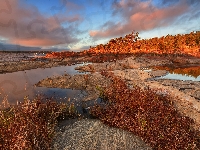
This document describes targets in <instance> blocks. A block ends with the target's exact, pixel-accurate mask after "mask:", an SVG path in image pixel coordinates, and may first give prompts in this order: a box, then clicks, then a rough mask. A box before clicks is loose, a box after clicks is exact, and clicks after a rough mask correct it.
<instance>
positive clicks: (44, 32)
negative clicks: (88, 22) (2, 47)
mask: <svg viewBox="0 0 200 150" xmlns="http://www.w3.org/2000/svg"><path fill="white" fill-rule="evenodd" d="M0 18H1V19H0V35H1V36H2V37H4V38H7V39H8V40H9V42H11V43H12V44H17V45H24V46H51V45H58V44H71V43H75V42H78V41H79V39H77V38H76V36H75V33H76V31H77V29H76V28H75V27H76V26H73V25H74V24H75V23H77V22H79V21H81V17H80V16H79V15H69V16H67V15H63V14H62V15H60V14H57V15H56V14H55V15H54V16H47V15H45V14H41V13H40V12H39V11H38V9H37V8H36V7H34V6H30V5H26V4H23V5H22V4H21V3H20V0H2V1H0Z"/></svg>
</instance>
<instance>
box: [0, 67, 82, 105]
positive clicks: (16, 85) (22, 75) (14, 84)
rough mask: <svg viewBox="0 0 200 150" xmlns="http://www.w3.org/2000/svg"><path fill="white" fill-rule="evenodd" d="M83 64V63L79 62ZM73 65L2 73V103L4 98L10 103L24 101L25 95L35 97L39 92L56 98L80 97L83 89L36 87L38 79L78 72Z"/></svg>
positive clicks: (0, 92) (0, 96) (0, 77)
mask: <svg viewBox="0 0 200 150" xmlns="http://www.w3.org/2000/svg"><path fill="white" fill-rule="evenodd" d="M79 65H81V64H79ZM79 65H73V66H61V67H52V68H45V69H42V68H38V69H32V70H26V71H19V72H14V73H6V74H0V104H1V103H2V101H3V100H6V99H7V100H8V102H9V103H10V104H16V102H17V101H19V102H20V101H23V99H24V97H25V96H28V98H30V99H33V98H34V97H35V96H36V95H37V94H45V95H47V96H53V97H55V98H56V96H57V98H63V99H68V98H71V99H72V98H75V97H80V94H81V91H79V90H71V89H58V88H45V87H35V86H34V84H36V83H37V82H38V81H40V80H42V79H44V78H46V77H51V76H56V75H63V74H66V73H68V74H71V75H72V74H77V73H78V72H77V71H76V70H74V68H75V67H77V66H79Z"/></svg>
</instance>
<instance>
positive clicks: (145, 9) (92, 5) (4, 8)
mask: <svg viewBox="0 0 200 150" xmlns="http://www.w3.org/2000/svg"><path fill="white" fill-rule="evenodd" d="M199 8H200V1H199V0H170V1H169V0H98V1H97V0H73V1H72V0H42V1H39V0H1V1H0V18H1V19H0V49H1V50H26V49H27V50H29V49H30V50H33V49H35V50H40V49H49V50H51V49H52V50H74V51H79V50H83V49H87V48H88V47H89V46H95V45H97V44H100V43H103V44H104V43H106V42H108V40H109V39H111V38H115V37H120V36H124V35H125V34H128V33H131V31H132V30H135V31H138V32H139V33H140V34H139V36H140V37H141V38H151V37H160V36H164V35H167V34H172V35H175V34H178V33H180V34H184V33H190V32H192V31H197V30H200V25H199V23H200V10H199Z"/></svg>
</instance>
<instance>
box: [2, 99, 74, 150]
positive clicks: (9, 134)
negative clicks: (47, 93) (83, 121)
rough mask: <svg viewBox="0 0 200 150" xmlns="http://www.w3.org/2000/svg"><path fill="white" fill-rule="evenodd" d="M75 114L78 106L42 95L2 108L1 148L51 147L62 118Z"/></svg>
mask: <svg viewBox="0 0 200 150" xmlns="http://www.w3.org/2000/svg"><path fill="white" fill-rule="evenodd" d="M74 115H75V109H74V105H66V104H64V103H56V102H54V101H52V100H42V99H40V98H37V99H35V100H33V101H30V100H28V99H25V101H24V102H23V103H20V104H18V105H15V106H11V107H9V108H7V109H4V110H0V149H2V150H4V149H5V150H11V149H50V146H51V142H52V138H53V135H54V129H55V126H56V124H57V122H58V120H60V119H64V118H69V117H73V116H74Z"/></svg>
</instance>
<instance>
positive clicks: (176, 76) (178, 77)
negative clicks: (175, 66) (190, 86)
mask: <svg viewBox="0 0 200 150" xmlns="http://www.w3.org/2000/svg"><path fill="white" fill-rule="evenodd" d="M159 78H161V79H174V80H183V81H185V80H191V81H200V76H198V77H196V78H195V77H193V76H188V75H181V74H176V73H169V74H167V75H165V76H163V77H159Z"/></svg>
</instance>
